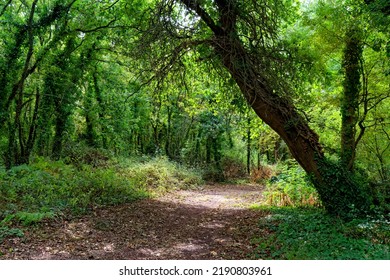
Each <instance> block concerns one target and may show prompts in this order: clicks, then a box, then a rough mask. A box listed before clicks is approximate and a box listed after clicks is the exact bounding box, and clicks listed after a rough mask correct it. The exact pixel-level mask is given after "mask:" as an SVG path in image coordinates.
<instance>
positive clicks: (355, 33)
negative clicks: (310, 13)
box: [340, 26, 363, 170]
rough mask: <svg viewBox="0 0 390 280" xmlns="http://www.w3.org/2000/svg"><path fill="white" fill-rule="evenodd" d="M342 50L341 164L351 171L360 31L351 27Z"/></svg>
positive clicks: (359, 84) (358, 88)
mask: <svg viewBox="0 0 390 280" xmlns="http://www.w3.org/2000/svg"><path fill="white" fill-rule="evenodd" d="M345 43H346V45H345V49H344V61H343V69H344V90H343V96H342V99H341V155H340V158H341V164H342V166H343V168H345V169H347V170H352V169H353V165H354V161H355V156H356V124H357V122H358V111H359V92H360V88H361V81H360V78H361V71H360V69H361V67H360V61H361V59H362V52H363V48H362V42H361V39H360V31H359V29H358V28H357V27H354V26H351V27H350V28H349V30H348V31H347V33H346V42H345Z"/></svg>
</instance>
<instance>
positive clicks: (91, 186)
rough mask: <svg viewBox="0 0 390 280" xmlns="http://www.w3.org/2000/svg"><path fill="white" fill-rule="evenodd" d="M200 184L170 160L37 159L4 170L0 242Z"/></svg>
mask: <svg viewBox="0 0 390 280" xmlns="http://www.w3.org/2000/svg"><path fill="white" fill-rule="evenodd" d="M200 183H201V179H200V175H198V174H197V173H196V172H194V171H191V170H187V169H185V168H184V167H180V166H179V165H177V164H174V163H172V162H169V161H168V160H167V159H165V158H156V159H148V160H135V159H133V160H114V161H107V162H106V163H105V167H101V166H100V167H99V168H95V167H94V166H93V165H88V164H82V165H80V164H78V165H73V164H66V163H64V162H62V161H49V160H47V159H43V158H38V159H36V160H35V161H34V162H32V163H31V164H30V165H21V166H18V167H14V168H12V169H11V170H8V171H5V170H0V242H1V239H2V238H5V237H8V236H12V235H16V236H18V235H20V234H21V233H20V231H19V230H18V229H17V228H15V227H18V226H19V225H20V226H30V225H32V224H35V223H38V222H40V221H42V220H45V219H55V218H57V217H59V216H61V215H78V214H82V213H85V212H86V211H88V210H90V209H92V208H93V207H99V206H106V205H118V204H122V203H128V202H132V201H135V200H137V199H141V198H145V197H150V196H151V195H156V194H160V193H162V192H166V191H168V190H170V189H172V188H188V187H191V186H194V185H197V184H200Z"/></svg>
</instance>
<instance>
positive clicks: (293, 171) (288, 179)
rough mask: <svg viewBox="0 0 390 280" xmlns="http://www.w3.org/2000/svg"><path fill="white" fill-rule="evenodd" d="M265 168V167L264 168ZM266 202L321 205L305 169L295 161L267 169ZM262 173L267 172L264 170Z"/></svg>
mask: <svg viewBox="0 0 390 280" xmlns="http://www.w3.org/2000/svg"><path fill="white" fill-rule="evenodd" d="M263 169H264V168H263ZM265 170H266V171H267V170H268V172H267V173H266V175H267V176H266V177H264V178H265V179H267V180H264V181H263V182H264V184H265V186H266V189H265V191H264V197H265V204H266V205H269V206H299V207H300V206H320V205H321V202H320V199H319V197H318V193H317V191H316V190H315V188H314V186H313V184H312V183H311V182H310V180H309V178H308V177H307V175H306V173H305V171H304V170H303V169H302V168H301V167H300V166H299V165H298V164H297V163H295V162H286V163H284V164H283V165H279V166H277V167H275V168H274V171H273V172H272V170H270V169H269V168H268V169H265ZM262 173H265V172H264V171H263V172H262Z"/></svg>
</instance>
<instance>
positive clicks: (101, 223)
mask: <svg viewBox="0 0 390 280" xmlns="http://www.w3.org/2000/svg"><path fill="white" fill-rule="evenodd" d="M262 191H263V189H262V187H261V186H257V185H206V186H203V187H202V188H199V189H192V190H177V191H173V192H170V193H168V194H166V195H164V196H161V197H159V198H155V199H145V200H140V201H137V202H135V203H131V204H125V205H120V206H113V207H105V208H98V209H94V210H93V211H91V212H90V213H89V214H87V215H84V216H82V217H78V218H69V219H57V220H55V221H54V220H51V221H46V222H44V223H41V224H39V225H36V226H34V227H30V228H28V229H26V230H25V236H24V237H21V238H9V239H6V240H4V242H3V243H2V244H0V252H1V254H0V259H29V260H36V259H45V260H50V259H61V260H65V259H75V260H82V259H103V260H109V259H116V260H118V259H132V260H136V259H138V260H147V259H153V260H158V259H170V260H172V259H180V260H184V259H188V260H190V259H196V260H200V259H252V258H253V252H254V250H255V248H256V244H254V243H253V242H252V240H253V238H255V237H256V236H258V235H260V234H262V235H264V232H261V230H260V229H259V226H258V222H259V219H260V218H261V217H263V216H265V215H266V213H264V212H263V211H259V210H253V209H251V206H252V205H253V204H258V203H259V202H260V201H261V200H262V199H263V197H262Z"/></svg>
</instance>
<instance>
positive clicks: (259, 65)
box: [141, 0, 371, 216]
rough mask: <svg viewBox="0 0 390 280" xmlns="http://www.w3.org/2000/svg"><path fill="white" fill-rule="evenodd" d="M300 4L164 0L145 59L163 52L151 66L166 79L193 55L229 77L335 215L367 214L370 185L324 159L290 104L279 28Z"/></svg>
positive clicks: (146, 40) (147, 37) (145, 39)
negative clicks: (289, 152)
mask: <svg viewBox="0 0 390 280" xmlns="http://www.w3.org/2000/svg"><path fill="white" fill-rule="evenodd" d="M293 2H294V1H280V0H279V1H276V0H275V1H270V0H246V1H244V0H242V1H240V0H160V1H157V4H156V6H155V8H154V10H153V13H152V15H151V16H150V18H149V27H148V28H145V29H144V30H143V31H144V32H143V34H144V35H143V36H142V39H141V41H142V43H143V48H144V50H145V47H150V52H145V51H144V53H143V54H146V55H152V54H153V55H156V54H157V56H158V57H159V59H157V60H156V59H154V58H155V57H150V60H153V61H154V62H153V63H152V65H151V67H153V69H154V70H156V69H157V70H156V71H157V75H158V76H160V77H161V76H164V75H166V73H167V72H172V71H175V70H177V69H179V68H180V66H182V65H183V64H184V63H183V62H182V59H183V57H185V56H186V55H188V56H190V57H192V58H194V59H195V60H197V61H203V62H204V61H206V62H207V63H209V64H210V65H214V67H217V68H219V69H220V70H221V69H222V70H224V71H225V72H227V73H229V75H230V77H231V79H232V80H233V81H234V83H235V84H236V86H238V88H239V89H240V91H241V93H242V95H243V96H244V97H245V99H246V101H247V102H248V104H249V105H250V106H251V107H252V108H253V110H254V111H255V112H256V114H257V115H258V116H259V117H260V118H261V119H262V120H263V121H264V122H265V123H267V124H268V125H269V126H270V127H271V128H272V129H273V130H274V131H275V132H276V133H278V134H279V135H280V137H281V138H282V139H283V140H284V141H285V143H286V144H287V146H288V147H289V149H290V151H291V154H292V156H293V157H294V158H295V159H296V160H297V162H298V163H299V164H300V165H301V166H302V167H303V169H304V170H305V171H306V172H307V173H308V174H309V175H310V176H311V178H312V179H313V182H314V184H315V186H316V189H317V191H318V193H319V195H320V197H321V200H322V202H323V204H324V206H325V208H326V209H327V210H328V212H330V213H332V214H335V215H341V216H345V215H349V214H351V212H355V211H356V212H359V213H364V212H365V211H366V210H367V209H369V206H370V203H371V202H370V201H371V199H370V195H369V192H368V187H367V186H366V185H364V184H361V183H359V180H358V179H356V176H354V174H352V173H351V172H349V171H347V170H344V169H343V168H342V167H341V166H340V165H337V164H334V163H330V161H328V160H327V159H326V158H325V156H324V152H323V150H322V147H321V144H320V141H319V137H318V135H317V134H316V132H315V131H313V130H312V129H311V128H310V126H309V123H308V121H307V119H306V118H305V117H304V115H302V114H301V113H300V111H299V110H298V109H297V107H296V106H295V105H294V102H293V98H291V96H293V95H294V91H293V87H292V86H290V82H289V79H290V78H292V76H293V75H294V73H293V70H292V69H291V67H293V64H291V65H290V62H289V61H290V51H289V50H288V48H286V47H285V46H284V44H283V40H282V39H281V38H280V36H279V35H278V30H279V28H280V27H281V26H282V25H283V24H285V23H286V17H288V15H287V14H288V12H287V11H288V10H291V9H294V4H293ZM145 31H146V32H145ZM156 49H157V51H156Z"/></svg>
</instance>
